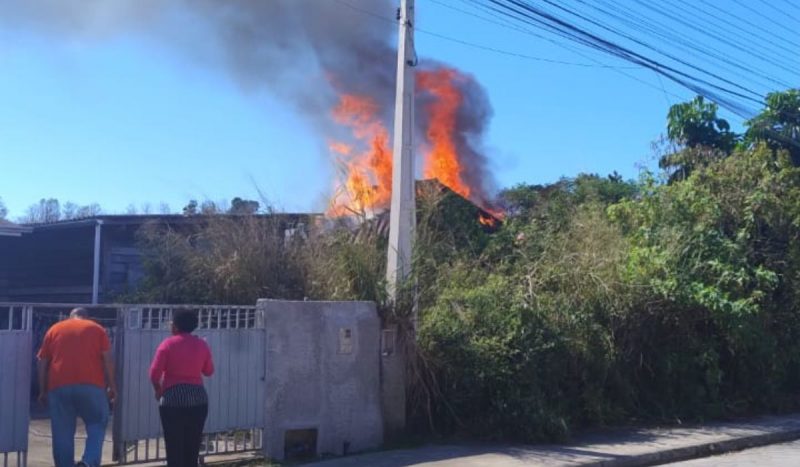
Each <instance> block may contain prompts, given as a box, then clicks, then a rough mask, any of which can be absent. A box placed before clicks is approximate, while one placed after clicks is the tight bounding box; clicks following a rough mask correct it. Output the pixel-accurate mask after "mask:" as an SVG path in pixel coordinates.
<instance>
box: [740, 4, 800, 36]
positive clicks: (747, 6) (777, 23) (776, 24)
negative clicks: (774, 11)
mask: <svg viewBox="0 0 800 467" xmlns="http://www.w3.org/2000/svg"><path fill="white" fill-rule="evenodd" d="M733 3H735V4H737V5H739V6H740V7H742V8H744V9H746V10H748V11H750V12H751V13H753V14H755V15H756V16H760V17H762V18H764V19H766V20H767V21H769V22H771V23H772V24H774V25H775V26H778V27H779V28H781V29H783V30H785V31H789V32H790V33H792V34H798V32H797V31H796V30H794V29H789V28H787V27H786V26H784V25H783V24H781V23H779V22H777V21H775V20H773V19H772V18H770V17H768V16H767V15H765V14H764V13H762V12H761V11H759V10H757V9H755V8H753V7H751V6H749V5H746V4H744V3H742V2H740V1H739V0H733ZM762 30H763V31H766V30H764V29H762Z"/></svg>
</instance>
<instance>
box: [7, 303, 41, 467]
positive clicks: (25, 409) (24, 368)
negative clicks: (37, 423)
mask: <svg viewBox="0 0 800 467" xmlns="http://www.w3.org/2000/svg"><path fill="white" fill-rule="evenodd" d="M31 316H32V312H31V308H30V307H29V306H25V305H18V306H15V305H8V306H6V305H3V306H0V456H2V462H3V466H4V467H8V466H9V465H17V466H18V467H24V466H25V465H27V459H28V424H29V422H30V405H31V397H30V396H31V361H32V358H33V355H32V350H33V349H32V347H33V339H32V333H31Z"/></svg>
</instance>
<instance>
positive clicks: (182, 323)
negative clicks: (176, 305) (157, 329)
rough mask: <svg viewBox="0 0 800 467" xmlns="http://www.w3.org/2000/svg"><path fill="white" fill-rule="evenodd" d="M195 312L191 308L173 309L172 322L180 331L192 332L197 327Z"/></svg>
mask: <svg viewBox="0 0 800 467" xmlns="http://www.w3.org/2000/svg"><path fill="white" fill-rule="evenodd" d="M197 321H198V320H197V312H195V311H192V310H175V311H173V312H172V324H174V325H175V327H176V328H177V329H178V331H180V332H192V331H194V330H195V329H197Z"/></svg>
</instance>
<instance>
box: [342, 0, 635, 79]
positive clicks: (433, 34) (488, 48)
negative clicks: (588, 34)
mask: <svg viewBox="0 0 800 467" xmlns="http://www.w3.org/2000/svg"><path fill="white" fill-rule="evenodd" d="M336 2H338V3H340V4H342V5H345V6H347V7H349V8H351V9H353V10H355V11H358V12H360V13H363V14H366V15H369V16H372V17H373V18H376V19H380V20H383V21H387V22H390V23H392V24H395V25H396V24H397V21H396V20H394V19H392V18H389V17H387V16H383V15H381V14H380V13H375V12H373V11H370V10H366V9H364V8H360V7H358V6H356V5H353V4H351V3H349V2H347V1H345V0H336ZM414 31H416V32H419V33H422V34H427V35H429V36H431V37H436V38H438V39H442V40H446V41H449V42H454V43H457V44H461V45H464V46H467V47H472V48H475V49H479V50H484V51H487V52H493V53H496V54H500V55H506V56H509V57H516V58H522V59H526V60H533V61H537V62H546V63H554V64H558V65H570V66H580V67H587V68H617V67H615V66H613V65H604V64H602V63H600V64H591V63H578V62H568V61H564V60H556V59H551V58H545V57H537V56H533V55H527V54H523V53H518V52H512V51H508V50H503V49H499V48H496V47H491V46H487V45H482V44H478V43H475V42H470V41H465V40H463V39H458V38H456V37H451V36H447V35H444V34H439V33H437V32H433V31H429V30H426V29H422V28H419V27H417V26H416V25H414ZM623 68H627V69H633V68H637V67H623Z"/></svg>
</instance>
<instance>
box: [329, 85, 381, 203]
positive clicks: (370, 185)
mask: <svg viewBox="0 0 800 467" xmlns="http://www.w3.org/2000/svg"><path fill="white" fill-rule="evenodd" d="M332 115H333V119H334V121H336V122H337V123H339V124H341V125H344V126H347V127H349V128H351V129H352V132H353V138H354V139H355V140H356V141H357V143H358V144H359V146H361V147H363V148H364V149H363V150H361V151H360V152H357V151H356V149H355V148H354V147H353V145H350V144H347V143H344V142H341V141H334V142H332V143H331V144H330V149H331V151H333V152H335V153H336V154H338V155H339V157H340V158H341V160H342V162H343V163H344V165H345V167H346V176H347V179H346V180H345V182H344V186H343V188H344V193H340V196H337V197H336V198H335V199H334V202H333V203H332V204H331V207H330V209H329V212H328V213H329V214H330V215H333V216H342V215H347V214H353V213H363V212H364V211H366V210H367V209H374V208H379V207H384V206H388V204H389V201H390V199H391V190H392V154H391V152H390V151H389V146H388V141H389V134H388V132H387V131H386V127H385V126H384V125H383V123H382V122H381V120H380V118H379V117H378V106H377V104H376V103H375V101H374V100H373V99H371V98H370V97H367V96H357V95H352V94H344V95H342V96H341V97H340V98H339V104H338V105H337V106H336V107H335V108H334V109H333V114H332Z"/></svg>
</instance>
